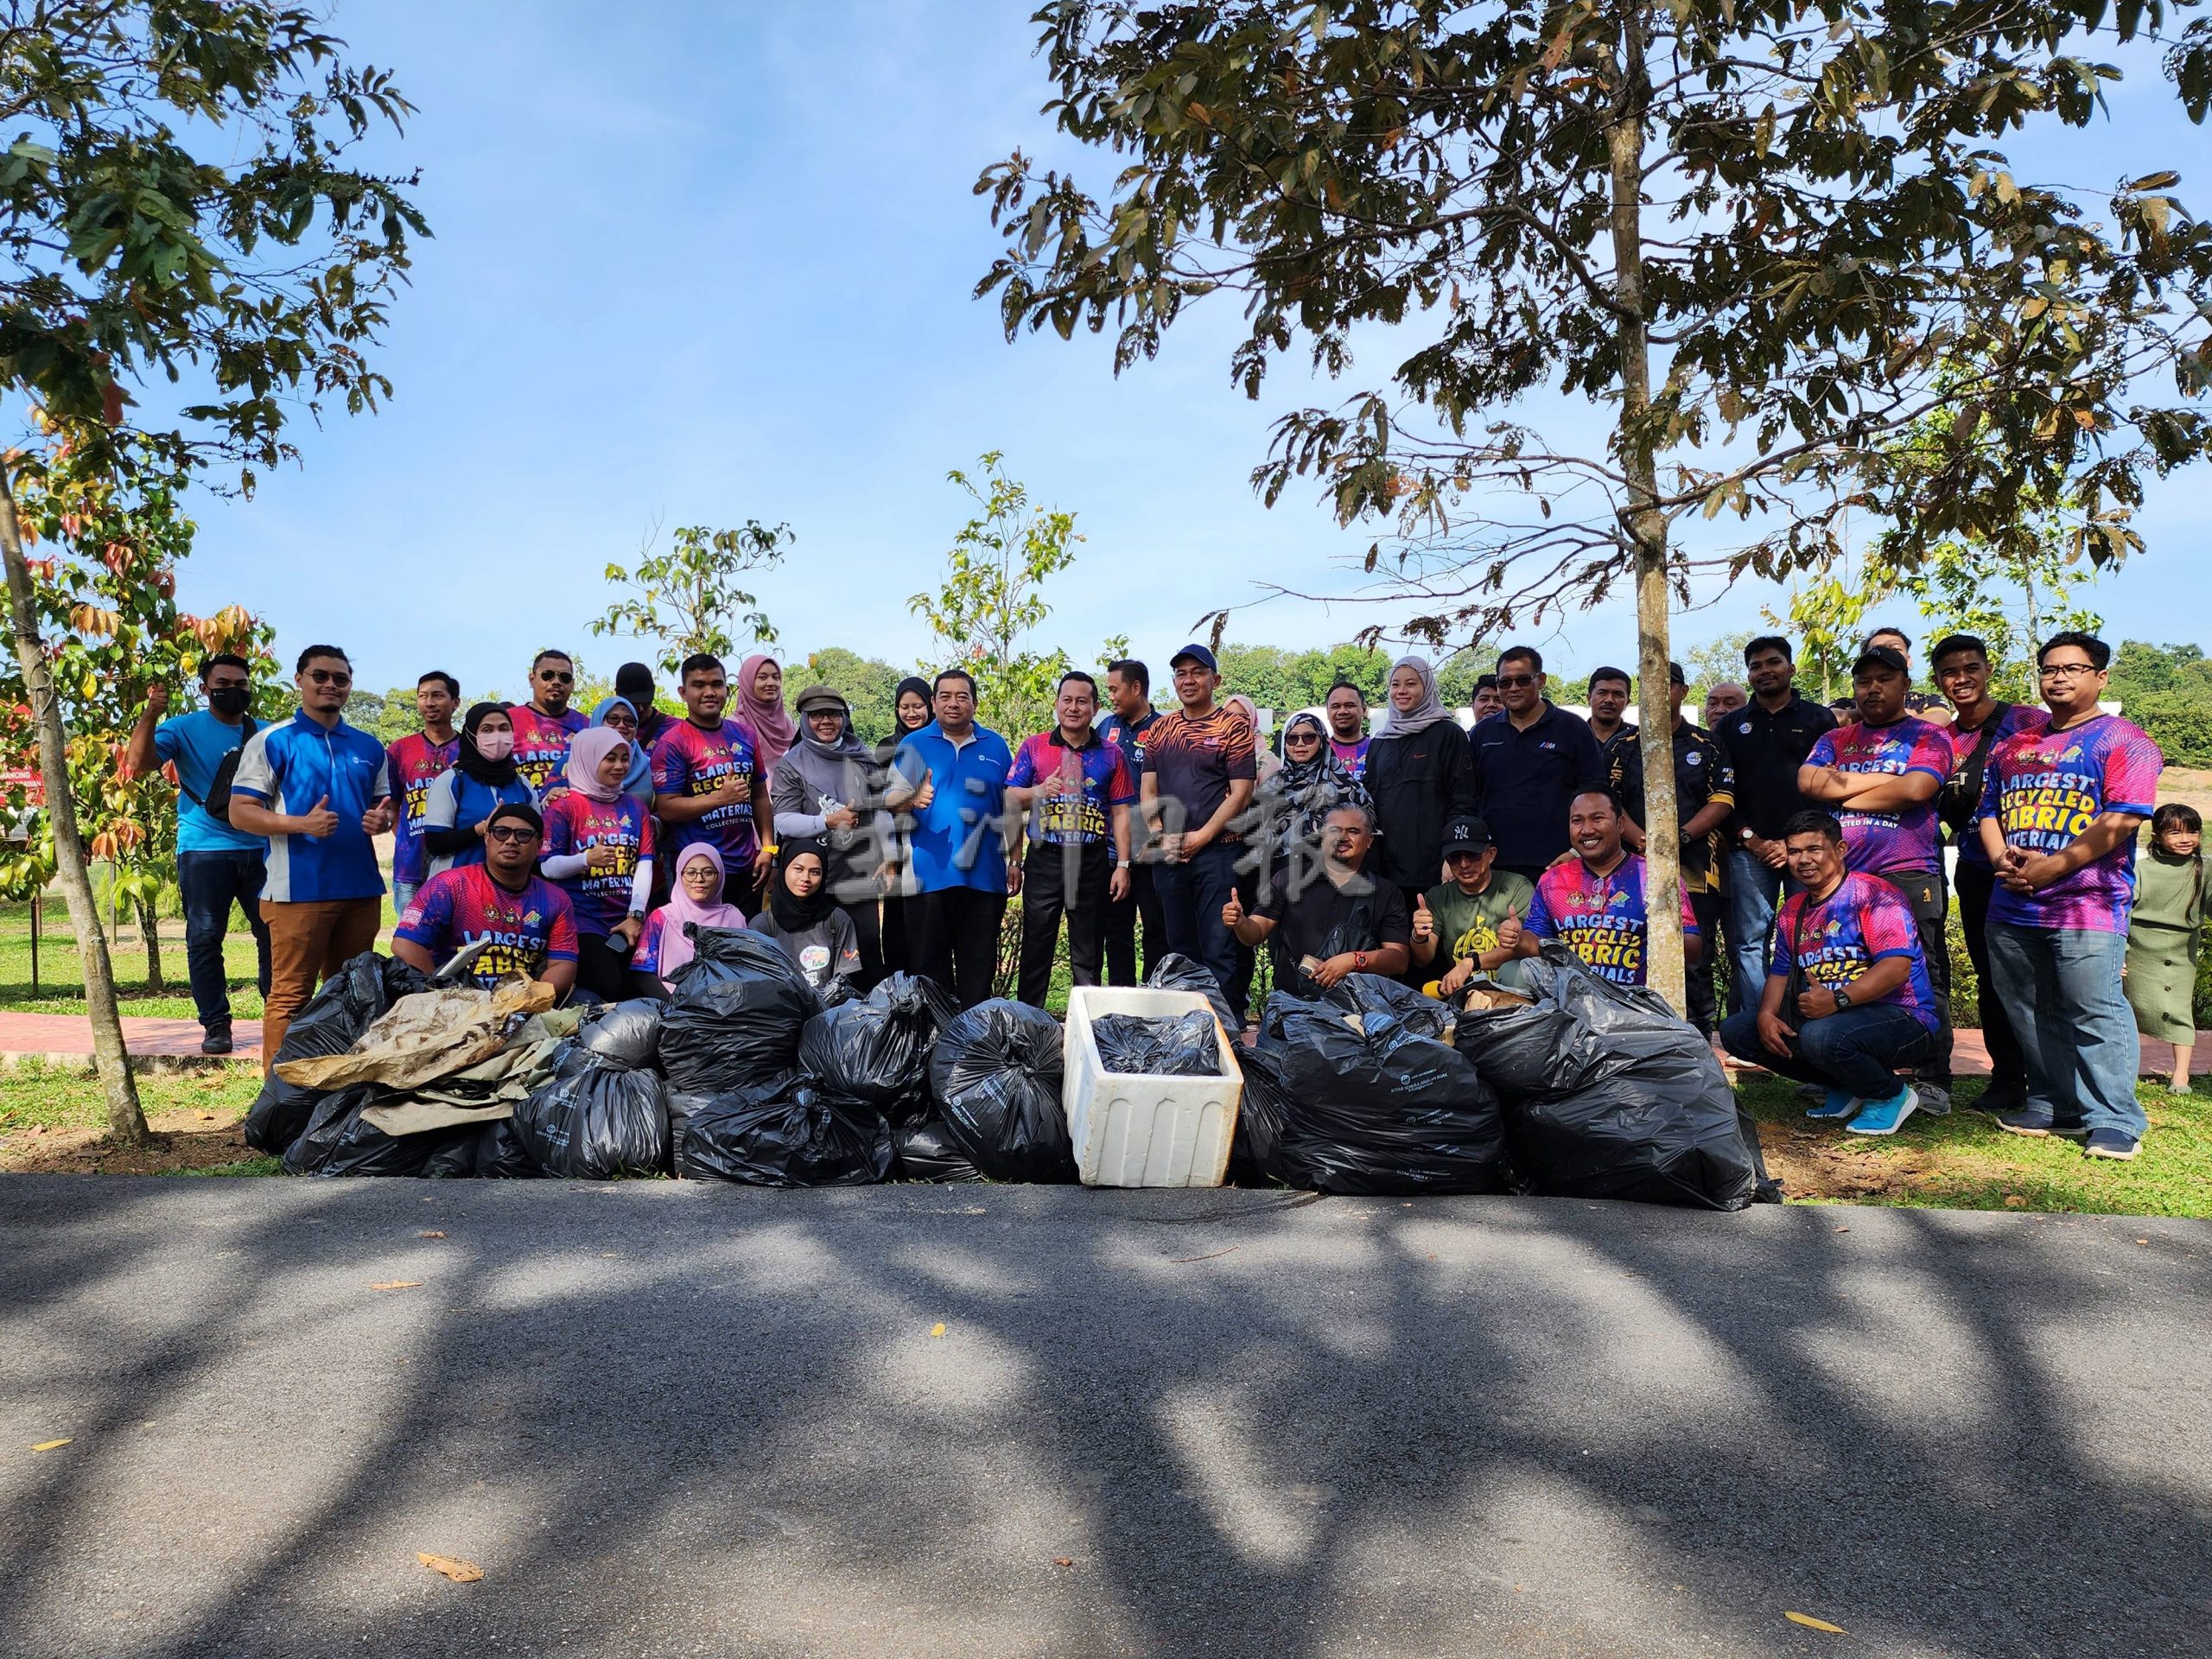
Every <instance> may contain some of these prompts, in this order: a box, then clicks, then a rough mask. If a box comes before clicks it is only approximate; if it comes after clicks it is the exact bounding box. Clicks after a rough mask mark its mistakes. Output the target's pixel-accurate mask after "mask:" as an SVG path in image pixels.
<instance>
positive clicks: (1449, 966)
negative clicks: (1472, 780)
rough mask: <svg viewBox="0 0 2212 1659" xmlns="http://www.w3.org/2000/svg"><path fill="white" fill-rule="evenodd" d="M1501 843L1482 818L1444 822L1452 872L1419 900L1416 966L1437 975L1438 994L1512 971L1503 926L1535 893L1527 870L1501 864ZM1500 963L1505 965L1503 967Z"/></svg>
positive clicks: (1523, 911)
mask: <svg viewBox="0 0 2212 1659" xmlns="http://www.w3.org/2000/svg"><path fill="white" fill-rule="evenodd" d="M1444 868H1446V869H1447V870H1449V871H1450V872H1451V873H1452V879H1451V880H1448V881H1440V882H1438V883H1437V884H1436V886H1434V887H1431V888H1430V889H1429V890H1428V891H1427V893H1424V894H1422V895H1421V899H1419V900H1417V901H1416V902H1415V904H1414V917H1413V938H1412V944H1413V953H1414V966H1413V972H1412V974H1411V975H1409V976H1408V977H1413V978H1419V979H1421V980H1424V981H1426V980H1431V979H1433V980H1435V981H1437V982H1438V983H1437V987H1436V989H1437V995H1440V996H1445V997H1451V996H1456V995H1459V989H1460V988H1461V987H1462V986H1464V985H1465V984H1466V982H1468V981H1469V980H1471V979H1472V978H1473V977H1474V976H1476V975H1477V974H1478V973H1483V974H1499V975H1500V977H1507V976H1510V974H1511V973H1512V971H1513V970H1512V969H1510V968H1508V967H1507V964H1508V963H1510V962H1511V961H1512V960H1513V957H1514V956H1515V951H1514V949H1513V946H1512V944H1510V943H1509V942H1507V941H1505V940H1503V939H1501V938H1499V930H1500V929H1502V928H1504V927H1506V925H1507V924H1508V923H1511V924H1512V925H1514V927H1516V928H1517V927H1518V926H1519V925H1520V921H1521V918H1522V917H1523V916H1526V915H1527V914H1528V913H1529V900H1530V899H1533V898H1535V896H1536V890H1535V887H1532V886H1530V885H1529V880H1528V878H1527V877H1526V876H1521V875H1516V874H1514V873H1513V872H1512V871H1510V870H1501V869H1498V868H1497V845H1496V843H1494V842H1492V841H1491V838H1490V826H1489V825H1488V824H1486V823H1484V822H1483V821H1482V820H1481V819H1480V818H1454V819H1453V820H1452V822H1451V823H1448V824H1446V825H1445V827H1444ZM1501 969H1503V970H1504V971H1503V973H1501V972H1500V970H1501Z"/></svg>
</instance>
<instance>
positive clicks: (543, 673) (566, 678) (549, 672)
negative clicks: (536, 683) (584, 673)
mask: <svg viewBox="0 0 2212 1659" xmlns="http://www.w3.org/2000/svg"><path fill="white" fill-rule="evenodd" d="M537 677H538V678H539V679H541V680H557V681H558V682H560V683H562V684H563V685H574V684H575V683H576V677H575V675H574V674H563V672H562V671H560V670H559V669H557V668H541V669H539V670H538V671H537Z"/></svg>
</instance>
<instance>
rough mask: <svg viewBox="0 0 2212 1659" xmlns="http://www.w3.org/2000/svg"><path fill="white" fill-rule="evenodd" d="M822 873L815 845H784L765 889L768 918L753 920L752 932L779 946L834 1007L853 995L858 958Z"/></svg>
mask: <svg viewBox="0 0 2212 1659" xmlns="http://www.w3.org/2000/svg"><path fill="white" fill-rule="evenodd" d="M827 873H828V866H827V865H826V864H825V863H824V861H823V849H822V843H821V842H818V841H810V840H806V839H800V840H798V841H787V842H784V843H783V846H782V849H781V851H780V852H779V854H778V855H777V859H776V875H775V879H774V880H772V881H771V882H770V883H769V885H768V911H767V913H766V915H764V916H756V917H754V918H753V931H754V932H756V933H762V934H766V936H767V937H768V938H772V939H773V940H775V942H776V943H777V944H780V945H781V946H783V948H784V954H785V955H786V956H788V957H790V958H791V960H792V961H793V962H795V963H798V967H799V971H800V972H801V973H803V974H804V975H805V976H807V979H808V980H809V981H810V982H811V983H812V984H813V986H814V988H815V989H816V990H817V991H820V992H822V993H823V995H824V997H825V999H826V1000H827V1001H832V1002H836V1001H843V1000H844V999H845V998H846V997H848V996H849V995H852V991H853V982H854V981H855V980H856V979H858V978H859V977H860V973H861V953H860V945H859V942H858V941H857V940H856V939H855V937H854V934H853V918H851V917H849V916H848V915H846V914H845V912H843V911H842V910H840V909H839V908H838V907H837V901H836V899H832V898H831V897H830V896H829V886H828V881H827Z"/></svg>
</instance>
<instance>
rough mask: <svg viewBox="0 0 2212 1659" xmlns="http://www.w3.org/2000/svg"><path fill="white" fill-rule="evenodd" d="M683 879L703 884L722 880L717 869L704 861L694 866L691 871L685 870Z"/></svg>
mask: <svg viewBox="0 0 2212 1659" xmlns="http://www.w3.org/2000/svg"><path fill="white" fill-rule="evenodd" d="M683 880H686V881H696V882H699V883H702V884H703V883H706V882H709V881H719V880H721V876H720V875H718V874H715V867H714V866H713V865H711V864H709V863H707V862H705V861H703V860H702V861H701V862H699V863H696V864H694V865H692V866H691V867H690V868H689V869H687V870H685V871H684V872H683Z"/></svg>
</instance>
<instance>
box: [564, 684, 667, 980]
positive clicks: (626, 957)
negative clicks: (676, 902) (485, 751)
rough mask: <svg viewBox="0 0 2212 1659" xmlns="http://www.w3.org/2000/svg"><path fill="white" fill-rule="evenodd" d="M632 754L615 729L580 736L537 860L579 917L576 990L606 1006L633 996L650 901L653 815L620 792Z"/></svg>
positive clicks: (571, 747)
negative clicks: (634, 959) (632, 978)
mask: <svg viewBox="0 0 2212 1659" xmlns="http://www.w3.org/2000/svg"><path fill="white" fill-rule="evenodd" d="M631 753H632V749H631V746H630V743H629V741H628V740H626V738H624V737H623V735H622V734H621V733H620V732H618V731H616V730H614V729H613V728H611V727H607V726H588V727H586V728H584V729H583V730H582V731H581V732H578V733H577V734H576V735H575V741H573V742H571V743H570V744H569V759H568V762H567V766H566V772H565V775H566V777H567V779H568V784H569V787H568V790H567V791H566V792H565V793H563V795H562V796H561V797H560V798H559V799H557V800H555V801H552V802H550V803H549V804H547V806H546V808H545V841H544V850H543V852H542V853H540V854H539V855H538V860H537V868H539V869H540V870H542V871H543V873H544V874H545V875H546V876H547V877H548V878H549V879H550V880H554V881H557V882H559V883H560V885H561V887H562V889H563V891H564V892H566V893H568V895H569V906H570V908H571V909H573V910H574V911H575V917H576V947H577V949H576V983H577V984H579V985H581V986H582V988H584V989H586V990H588V991H589V992H590V993H591V994H592V995H594V996H596V997H600V998H601V999H603V1000H604V1001H609V1002H618V1001H621V999H622V998H624V997H626V996H627V995H629V994H630V992H629V969H630V952H631V950H632V947H633V946H635V945H636V944H637V943H638V936H639V934H640V933H641V932H643V931H645V911H646V908H647V906H648V904H649V903H650V901H651V899H652V886H653V870H652V865H653V820H652V814H651V813H649V812H647V811H646V810H645V803H644V802H642V801H640V800H639V798H637V797H636V796H634V795H632V794H630V793H628V792H627V791H626V790H625V788H624V786H623V785H624V780H625V779H626V778H627V777H628V776H629V771H630V756H631Z"/></svg>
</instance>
